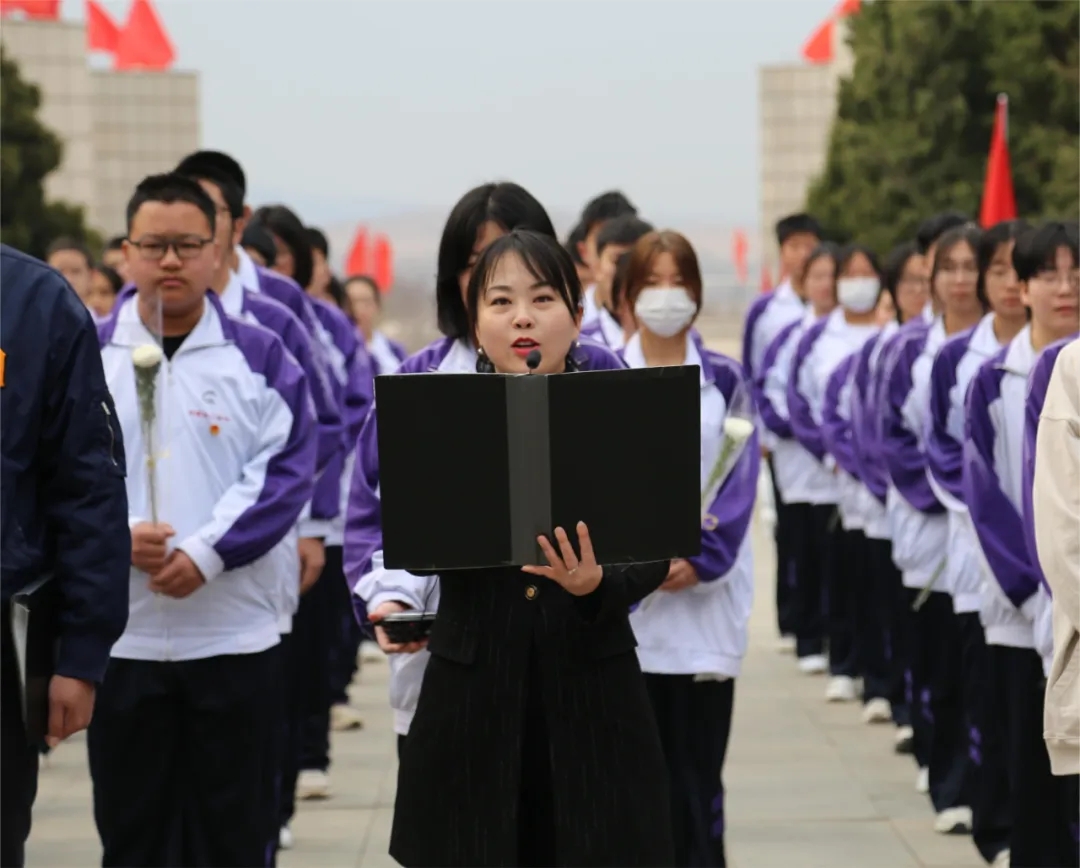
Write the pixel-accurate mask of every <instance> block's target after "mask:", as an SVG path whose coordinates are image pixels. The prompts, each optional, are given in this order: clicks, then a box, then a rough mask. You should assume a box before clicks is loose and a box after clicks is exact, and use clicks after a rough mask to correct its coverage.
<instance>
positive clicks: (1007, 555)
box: [964, 223, 1080, 865]
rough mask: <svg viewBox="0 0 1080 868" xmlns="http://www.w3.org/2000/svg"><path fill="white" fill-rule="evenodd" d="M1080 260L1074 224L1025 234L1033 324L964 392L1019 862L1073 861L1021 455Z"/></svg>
mask: <svg viewBox="0 0 1080 868" xmlns="http://www.w3.org/2000/svg"><path fill="white" fill-rule="evenodd" d="M1078 263H1080V251H1078V240H1077V231H1076V224H1071V225H1067V224H1062V223H1049V224H1046V225H1044V226H1042V227H1040V228H1039V229H1037V230H1028V231H1027V232H1025V233H1023V234H1022V235H1020V237H1019V238H1018V239H1017V241H1016V246H1015V248H1014V249H1013V264H1014V266H1015V268H1016V274H1017V277H1018V278H1019V281H1020V287H1021V294H1022V298H1023V302H1024V304H1025V305H1027V307H1028V309H1029V311H1030V322H1029V324H1028V325H1027V326H1026V327H1025V328H1024V329H1023V330H1022V331H1021V332H1020V333H1019V334H1018V335H1017V336H1016V337H1015V338H1014V339H1013V340H1012V341H1010V342H1009V344H1008V345H1007V346H1006V347H1005V348H1004V349H1002V350H1001V351H1000V352H999V353H997V354H996V355H995V356H994V357H993V358H992V359H991V360H990V361H989V362H987V363H986V364H984V365H983V366H982V367H981V368H980V369H979V371H978V373H977V374H976V375H975V378H974V380H973V381H972V384H971V387H970V390H969V392H968V399H967V423H966V429H965V441H964V490H965V494H966V501H967V504H968V510H969V512H970V515H971V520H972V523H973V524H974V526H975V530H976V532H977V534H978V539H979V542H980V544H981V547H982V552H983V554H984V555H985V557H986V561H987V564H988V566H989V568H990V570H991V572H992V574H993V579H994V581H993V582H992V583H989V590H988V594H989V595H990V596H991V602H992V605H989V606H988V608H987V612H986V614H985V616H984V617H985V618H986V619H987V620H986V623H987V632H988V634H989V631H990V629H991V627H992V626H998V625H999V624H1000V625H1001V629H1003V630H1004V629H1006V628H1007V629H1008V630H1009V632H1010V633H1011V634H1012V637H1013V639H1014V641H1012V642H1009V643H1008V644H1005V643H1002V644H999V645H991V646H990V649H989V651H990V654H991V655H992V656H993V658H994V664H993V665H994V670H995V673H996V679H995V681H996V682H997V685H998V686H999V687H1000V692H998V693H997V696H996V698H997V701H998V705H997V708H996V709H995V710H996V712H997V714H999V715H1000V716H1001V718H1002V720H1003V726H1004V731H1005V746H1006V751H1005V753H1006V765H1007V769H1008V775H1009V784H1010V796H1011V800H1012V831H1011V835H1010V843H1009V851H1010V857H1009V858H1010V864H1013V865H1067V864H1073V865H1075V864H1077V853H1076V842H1075V841H1074V840H1071V838H1072V836H1071V832H1070V824H1072V823H1075V822H1076V810H1077V806H1076V805H1070V804H1069V794H1068V792H1067V790H1066V787H1065V786H1064V785H1063V781H1062V779H1060V778H1055V777H1054V776H1053V775H1052V774H1051V773H1050V760H1049V757H1048V756H1047V753H1046V747H1045V744H1044V743H1043V738H1042V728H1043V715H1042V702H1043V695H1044V692H1045V689H1046V679H1045V675H1044V673H1043V667H1042V659H1041V657H1040V656H1039V654H1038V652H1036V650H1035V636H1034V627H1035V623H1036V621H1037V620H1038V618H1039V615H1040V610H1041V609H1044V608H1045V606H1046V604H1047V601H1048V598H1047V597H1046V595H1044V594H1042V593H1041V592H1040V590H1039V584H1040V583H1039V568H1038V564H1037V560H1032V558H1031V556H1030V554H1029V552H1028V549H1027V544H1026V538H1025V533H1024V527H1023V519H1022V510H1023V494H1022V487H1023V472H1022V463H1023V452H1024V447H1023V440H1024V426H1025V409H1026V397H1027V387H1028V375H1029V374H1030V372H1031V370H1032V367H1033V365H1034V363H1035V360H1036V359H1037V357H1038V355H1039V353H1040V352H1042V351H1043V349H1045V348H1046V347H1047V346H1049V345H1050V344H1052V343H1053V342H1055V341H1058V340H1061V339H1063V338H1065V337H1068V336H1071V335H1073V334H1074V333H1075V332H1076V331H1077V328H1078V327H1080V281H1078V279H1077V264H1078ZM1070 809H1071V813H1070Z"/></svg>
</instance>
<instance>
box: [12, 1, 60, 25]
mask: <svg viewBox="0 0 1080 868" xmlns="http://www.w3.org/2000/svg"><path fill="white" fill-rule="evenodd" d="M12 12H22V13H23V14H24V15H25V16H26V17H27V18H34V19H39V20H42V21H55V20H56V19H58V18H59V17H60V0H0V15H10V14H11V13H12Z"/></svg>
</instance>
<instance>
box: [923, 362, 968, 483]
mask: <svg viewBox="0 0 1080 868" xmlns="http://www.w3.org/2000/svg"><path fill="white" fill-rule="evenodd" d="M965 346H967V344H966V343H961V342H959V341H954V342H950V343H948V344H946V345H945V346H944V347H942V349H941V351H940V352H938V354H937V357H936V358H935V359H934V365H933V367H932V368H931V369H930V420H929V422H930V424H929V425H928V433H927V435H926V466H927V470H928V471H929V472H930V473H932V474H933V476H934V479H935V481H936V482H937V483H938V485H940V486H941V487H942V488H943V489H944V490H945V491H947V492H948V493H949V494H950V495H952V496H953V497H954V498H956V499H957V500H959V501H961V502H963V500H964V446H963V444H962V443H958V442H957V440H956V438H954V437H953V436H952V434H950V433H949V413H950V411H951V410H952V391H953V388H954V387H955V386H956V367H957V365H958V364H959V363H960V359H961V357H962V356H963V348H964V347H965Z"/></svg>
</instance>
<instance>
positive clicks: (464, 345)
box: [435, 340, 476, 374]
mask: <svg viewBox="0 0 1080 868" xmlns="http://www.w3.org/2000/svg"><path fill="white" fill-rule="evenodd" d="M435 370H437V371H439V372H440V373H443V374H475V373H476V350H474V349H473V348H472V345H471V344H469V343H468V342H467V341H462V340H458V341H454V343H453V345H452V346H451V347H450V352H448V353H447V354H446V355H445V356H444V357H443V360H442V361H441V362H439V366H438V367H437V368H436V369H435Z"/></svg>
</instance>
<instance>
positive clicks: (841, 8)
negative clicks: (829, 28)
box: [833, 0, 862, 18]
mask: <svg viewBox="0 0 1080 868" xmlns="http://www.w3.org/2000/svg"><path fill="white" fill-rule="evenodd" d="M861 8H862V0H840V3H839V4H838V5H837V7H836V8H835V9H834V10H833V15H834V16H835V17H836V18H847V17H848V16H849V15H854V14H855V13H856V12H858V11H859V10H860V9H861Z"/></svg>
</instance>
